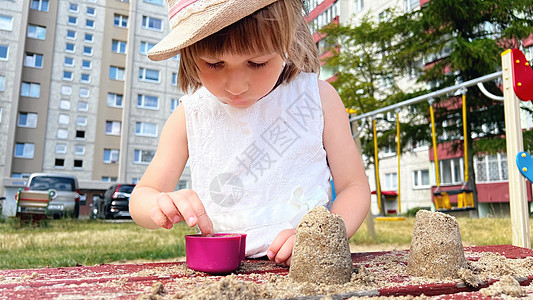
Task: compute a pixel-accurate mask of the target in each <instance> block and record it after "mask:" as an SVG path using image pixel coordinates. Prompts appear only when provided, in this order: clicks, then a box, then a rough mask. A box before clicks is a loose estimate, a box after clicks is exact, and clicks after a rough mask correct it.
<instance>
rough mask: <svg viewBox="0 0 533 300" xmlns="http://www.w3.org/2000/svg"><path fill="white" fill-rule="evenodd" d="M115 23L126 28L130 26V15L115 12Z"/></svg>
mask: <svg viewBox="0 0 533 300" xmlns="http://www.w3.org/2000/svg"><path fill="white" fill-rule="evenodd" d="M113 23H114V24H115V26H117V27H123V28H126V27H128V16H124V15H119V14H115V16H114V18H113Z"/></svg>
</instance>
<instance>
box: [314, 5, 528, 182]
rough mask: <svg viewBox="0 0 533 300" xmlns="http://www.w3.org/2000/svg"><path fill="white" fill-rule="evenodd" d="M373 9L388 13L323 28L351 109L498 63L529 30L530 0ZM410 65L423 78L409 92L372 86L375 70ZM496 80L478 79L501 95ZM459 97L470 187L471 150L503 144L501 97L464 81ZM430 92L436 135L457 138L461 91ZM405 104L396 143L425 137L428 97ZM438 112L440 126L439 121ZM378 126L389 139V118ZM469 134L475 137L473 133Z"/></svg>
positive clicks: (401, 71)
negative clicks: (399, 138) (463, 95)
mask: <svg viewBox="0 0 533 300" xmlns="http://www.w3.org/2000/svg"><path fill="white" fill-rule="evenodd" d="M380 15H389V18H388V19H385V20H382V21H381V22H375V21H371V19H370V18H368V17H367V18H365V19H363V21H362V22H360V23H359V24H356V25H349V26H338V27H328V28H325V29H324V32H325V33H326V34H327V38H328V39H330V43H331V41H336V42H337V43H338V47H339V48H340V51H338V52H337V53H336V55H335V56H334V57H333V59H331V60H330V61H329V62H328V64H330V65H333V66H337V69H338V70H339V73H338V79H337V81H335V82H334V83H333V85H334V86H335V87H337V88H338V90H339V93H340V95H341V97H343V101H345V105H346V106H347V107H353V108H355V109H357V110H358V113H364V112H368V111H370V110H374V109H376V108H379V107H383V106H387V105H390V104H392V103H396V102H399V101H403V100H405V99H407V98H411V97H412V96H414V95H417V94H422V93H427V92H430V91H432V90H436V89H441V88H444V87H447V86H451V85H454V84H455V83H457V82H464V81H468V80H471V79H474V78H477V77H480V76H483V75H487V74H490V73H493V72H496V71H498V70H500V69H501V55H500V54H501V52H503V51H504V50H506V49H508V48H520V47H521V41H523V40H524V39H526V38H528V37H530V36H531V34H532V32H533V18H531V16H532V15H533V1H531V0H506V1H499V0H454V1H452V0H431V1H430V2H428V4H427V5H426V6H425V7H423V8H422V9H420V10H417V11H414V12H411V13H407V14H401V15H398V14H394V12H388V13H385V14H380ZM361 54H363V55H361ZM363 60H364V61H363ZM384 60H385V62H384ZM421 60H423V61H426V62H431V63H429V64H426V65H425V66H424V67H423V68H420V66H419V67H418V69H417V66H416V65H414V64H413V62H417V61H421ZM412 69H416V74H418V76H417V77H418V78H417V79H418V82H419V83H426V84H425V85H422V86H424V87H423V88H420V89H419V90H417V91H415V92H414V94H413V93H405V92H403V91H401V90H400V89H398V88H397V86H395V85H393V88H391V89H387V90H383V89H376V88H375V87H376V82H378V80H377V79H378V78H383V76H386V75H387V74H389V75H390V76H392V77H393V78H397V77H401V76H402V75H403V76H405V74H406V73H407V72H406V71H409V72H410V71H411V70H412ZM498 84H499V83H498V82H490V83H485V87H486V88H487V89H488V90H489V91H490V92H492V93H493V94H497V95H498V94H499V95H501V91H500V89H499V87H498ZM428 86H429V87H430V88H427V87H428ZM357 91H359V94H358V93H357ZM361 91H363V93H361ZM466 99H467V102H466V103H467V105H468V107H467V122H468V126H467V128H468V133H467V135H466V136H467V141H468V146H469V149H468V150H469V151H468V153H469V159H468V160H469V169H470V171H469V173H470V187H472V188H475V185H474V184H473V182H474V180H475V174H474V169H473V155H475V154H476V153H497V152H500V151H504V150H505V141H504V137H503V135H504V133H505V124H504V117H503V103H502V102H497V101H494V100H491V99H489V98H487V97H486V96H484V95H483V94H482V93H481V92H480V91H479V89H477V88H476V87H471V88H469V89H468V91H467V95H466ZM435 100H436V103H435V104H434V109H435V117H436V123H437V136H442V133H443V130H446V133H447V136H449V137H451V138H452V139H457V138H458V137H460V138H462V137H463V131H462V130H463V129H462V120H461V115H462V113H461V106H460V105H459V103H460V101H461V97H457V96H453V95H447V96H446V97H441V98H438V99H435ZM407 109H408V114H406V117H407V118H408V119H407V122H405V124H402V131H403V136H402V141H403V143H402V148H403V149H405V147H406V146H408V144H409V143H411V142H413V141H424V140H425V141H427V142H430V137H431V132H430V128H429V126H427V123H425V124H424V122H420V120H429V112H428V104H427V103H420V104H418V105H413V106H411V107H409V108H407ZM530 113H531V111H530ZM445 120H446V121H447V122H446V124H448V126H447V127H446V128H443V126H441V125H442V124H443V122H444V121H445ZM368 125H369V124H367V126H368ZM381 128H384V129H383V130H382V131H381V132H380V133H379V134H378V136H380V137H381V138H380V141H379V144H380V145H383V146H391V143H394V139H391V138H390V137H391V136H392V132H393V131H394V130H395V128H394V124H391V126H389V127H387V126H381ZM487 128H490V129H491V130H490V131H487ZM367 130H369V129H367ZM472 137H476V138H475V140H472ZM530 137H531V134H529V133H526V134H525V135H524V139H525V143H524V144H525V145H531V144H532V143H531V142H533V141H528V139H529V138H530ZM367 138H371V135H367ZM369 142H370V140H367V141H366V143H365V141H364V137H363V144H366V145H367V147H364V152H365V153H366V154H367V155H369V156H371V153H372V152H371V151H372V146H371V143H369ZM439 142H446V140H440V141H439ZM448 142H450V141H448ZM462 145H463V143H461V142H459V143H452V146H453V147H452V148H451V149H452V151H456V150H457V149H460V150H463V149H462Z"/></svg>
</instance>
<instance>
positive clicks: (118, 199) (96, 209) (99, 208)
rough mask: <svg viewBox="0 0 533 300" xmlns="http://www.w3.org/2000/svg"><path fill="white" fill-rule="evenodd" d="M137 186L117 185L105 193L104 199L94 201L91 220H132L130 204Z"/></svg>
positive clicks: (99, 198) (113, 185)
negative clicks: (132, 193)
mask: <svg viewBox="0 0 533 300" xmlns="http://www.w3.org/2000/svg"><path fill="white" fill-rule="evenodd" d="M133 188H135V184H129V183H115V184H112V185H111V186H110V187H109V188H107V190H106V191H105V193H104V195H103V197H98V198H95V199H93V203H92V204H91V218H92V219H96V218H100V219H116V218H131V216H130V210H129V204H130V196H131V192H132V191H133Z"/></svg>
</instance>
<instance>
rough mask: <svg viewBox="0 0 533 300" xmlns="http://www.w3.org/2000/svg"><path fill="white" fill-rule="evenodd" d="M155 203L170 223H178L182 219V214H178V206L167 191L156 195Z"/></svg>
mask: <svg viewBox="0 0 533 300" xmlns="http://www.w3.org/2000/svg"><path fill="white" fill-rule="evenodd" d="M157 205H158V206H159V208H160V210H161V211H162V212H163V214H164V215H165V216H166V217H167V218H168V220H170V221H171V222H172V223H179V222H181V221H184V219H183V217H182V215H181V214H180V211H179V208H177V207H176V205H175V204H174V201H173V199H172V198H171V197H170V196H169V194H167V193H161V194H159V195H158V196H157Z"/></svg>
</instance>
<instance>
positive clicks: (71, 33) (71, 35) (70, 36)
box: [67, 30, 76, 40]
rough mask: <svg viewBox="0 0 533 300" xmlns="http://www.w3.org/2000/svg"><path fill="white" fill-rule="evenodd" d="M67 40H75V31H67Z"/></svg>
mask: <svg viewBox="0 0 533 300" xmlns="http://www.w3.org/2000/svg"><path fill="white" fill-rule="evenodd" d="M67 39H69V40H75V39H76V31H74V30H67Z"/></svg>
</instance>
